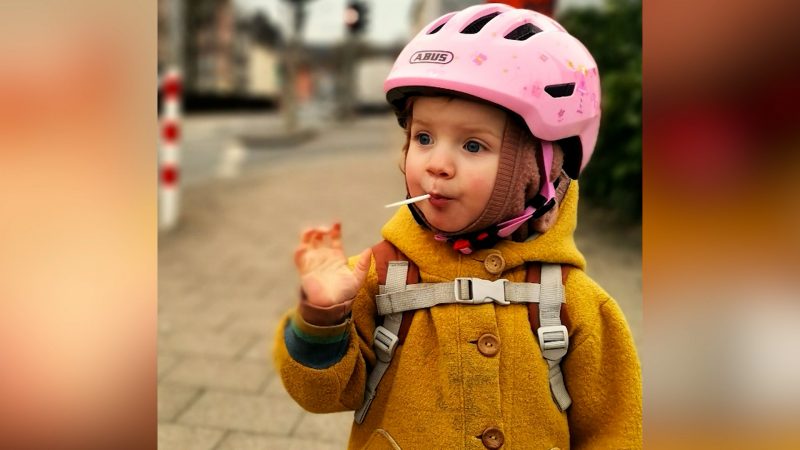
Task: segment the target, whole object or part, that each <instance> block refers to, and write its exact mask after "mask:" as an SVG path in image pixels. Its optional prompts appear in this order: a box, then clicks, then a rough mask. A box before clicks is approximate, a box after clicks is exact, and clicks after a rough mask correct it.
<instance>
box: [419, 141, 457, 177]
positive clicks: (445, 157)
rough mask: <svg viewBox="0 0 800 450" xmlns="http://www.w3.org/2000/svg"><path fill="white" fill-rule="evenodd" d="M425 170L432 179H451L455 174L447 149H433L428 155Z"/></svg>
mask: <svg viewBox="0 0 800 450" xmlns="http://www.w3.org/2000/svg"><path fill="white" fill-rule="evenodd" d="M426 169H427V171H428V173H429V174H431V175H432V176H434V177H442V178H451V177H452V176H453V174H454V173H455V165H454V163H453V158H452V155H450V153H449V151H448V149H445V148H441V147H440V148H436V149H434V150H433V151H432V152H431V153H430V158H429V159H428V164H427V167H426Z"/></svg>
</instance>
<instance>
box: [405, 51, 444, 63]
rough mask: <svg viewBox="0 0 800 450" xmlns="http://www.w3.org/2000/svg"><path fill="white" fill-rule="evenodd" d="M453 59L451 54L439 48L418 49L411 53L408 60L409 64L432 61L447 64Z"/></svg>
mask: <svg viewBox="0 0 800 450" xmlns="http://www.w3.org/2000/svg"><path fill="white" fill-rule="evenodd" d="M452 60H453V54H452V53H450V52H446V51H441V50H420V51H418V52H414V54H413V55H411V59H409V60H408V62H410V63H411V64H419V63H433V64H447V63H449V62H450V61H452Z"/></svg>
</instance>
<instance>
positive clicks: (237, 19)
mask: <svg viewBox="0 0 800 450" xmlns="http://www.w3.org/2000/svg"><path fill="white" fill-rule="evenodd" d="M176 1H181V0H159V2H158V34H159V36H158V61H159V69H160V70H163V69H164V68H165V67H166V65H168V64H169V63H171V62H175V63H176V64H177V65H178V66H179V67H181V69H182V72H183V77H184V87H185V90H186V91H187V93H196V94H206V95H221V96H277V95H278V93H279V91H280V83H279V62H280V51H281V47H282V41H281V35H280V33H279V32H278V29H277V27H276V26H275V25H274V24H272V23H271V22H270V21H269V19H268V18H267V17H266V16H265V15H264V13H262V12H259V13H257V14H255V15H252V16H251V17H243V16H241V15H240V14H239V12H238V11H237V9H236V6H235V4H234V2H233V0H193V1H191V2H188V1H183V4H182V8H180V9H179V10H180V11H182V14H181V17H180V20H181V23H182V26H181V27H179V28H176V27H175V18H174V17H172V15H173V14H174V13H175V11H176V9H175V8H174V5H175V2H176ZM176 30H177V33H180V36H176V35H175V34H174V33H175V32H176ZM176 40H177V41H178V42H179V45H180V48H179V50H178V51H177V53H178V54H177V55H176V46H175V41H176ZM177 59H180V61H176V60H177Z"/></svg>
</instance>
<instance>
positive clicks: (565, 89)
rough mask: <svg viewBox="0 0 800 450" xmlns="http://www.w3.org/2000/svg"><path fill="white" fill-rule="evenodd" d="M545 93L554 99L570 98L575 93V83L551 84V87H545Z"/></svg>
mask: <svg viewBox="0 0 800 450" xmlns="http://www.w3.org/2000/svg"><path fill="white" fill-rule="evenodd" d="M544 91H545V92H547V93H548V94H550V97H553V98H558V97H569V96H570V95H572V93H573V92H575V83H564V84H551V85H550V86H545V87H544Z"/></svg>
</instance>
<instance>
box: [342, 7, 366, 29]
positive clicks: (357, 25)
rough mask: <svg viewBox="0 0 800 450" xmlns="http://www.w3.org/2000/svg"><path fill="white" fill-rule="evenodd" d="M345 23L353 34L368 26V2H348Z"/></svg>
mask: <svg viewBox="0 0 800 450" xmlns="http://www.w3.org/2000/svg"><path fill="white" fill-rule="evenodd" d="M344 23H345V25H347V30H348V31H349V32H350V33H351V34H360V33H362V32H363V31H364V29H365V28H366V26H367V4H366V3H364V2H362V1H358V0H353V1H349V2H347V8H345V10H344Z"/></svg>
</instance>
